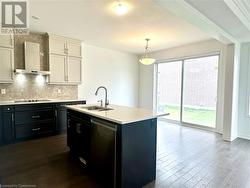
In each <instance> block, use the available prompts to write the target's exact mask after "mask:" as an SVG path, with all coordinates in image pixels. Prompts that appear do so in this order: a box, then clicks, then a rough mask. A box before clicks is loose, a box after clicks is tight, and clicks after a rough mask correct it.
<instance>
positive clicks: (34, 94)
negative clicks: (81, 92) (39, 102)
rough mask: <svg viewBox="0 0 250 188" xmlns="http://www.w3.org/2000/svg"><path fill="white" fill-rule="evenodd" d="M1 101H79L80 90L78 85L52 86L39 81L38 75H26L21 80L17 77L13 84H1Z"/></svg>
mask: <svg viewBox="0 0 250 188" xmlns="http://www.w3.org/2000/svg"><path fill="white" fill-rule="evenodd" d="M0 89H5V90H6V93H5V94H1V93H0V101H9V100H16V99H77V97H78V90H77V89H78V88H77V86H76V85H50V84H47V83H45V82H41V80H40V81H37V76H36V75H24V77H22V78H21V79H20V78H18V76H17V75H16V76H15V80H14V83H13V84H0Z"/></svg>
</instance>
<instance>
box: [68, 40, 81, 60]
mask: <svg viewBox="0 0 250 188" xmlns="http://www.w3.org/2000/svg"><path fill="white" fill-rule="evenodd" d="M67 49H68V55H69V56H74V57H81V43H70V42H68V43H67Z"/></svg>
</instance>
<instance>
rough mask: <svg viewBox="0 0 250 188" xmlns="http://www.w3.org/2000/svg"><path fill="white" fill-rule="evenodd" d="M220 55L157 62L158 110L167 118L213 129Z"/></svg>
mask: <svg viewBox="0 0 250 188" xmlns="http://www.w3.org/2000/svg"><path fill="white" fill-rule="evenodd" d="M218 62H219V55H213V56H207V57H199V58H192V59H183V60H181V61H174V62H166V63H160V64H158V79H157V82H158V87H157V91H158V95H157V96H158V98H157V109H158V111H159V112H163V111H164V112H169V113H170V115H169V116H166V118H167V119H169V120H175V121H179V122H181V123H187V124H192V125H199V126H205V127H211V128H215V125H216V99H217V80H218Z"/></svg>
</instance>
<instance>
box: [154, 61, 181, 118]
mask: <svg viewBox="0 0 250 188" xmlns="http://www.w3.org/2000/svg"><path fill="white" fill-rule="evenodd" d="M181 75H182V61H174V62H169V63H161V64H159V65H158V111H159V112H168V113H170V115H169V116H168V117H167V118H168V119H171V120H176V121H179V120H180V115H181V105H180V104H181Z"/></svg>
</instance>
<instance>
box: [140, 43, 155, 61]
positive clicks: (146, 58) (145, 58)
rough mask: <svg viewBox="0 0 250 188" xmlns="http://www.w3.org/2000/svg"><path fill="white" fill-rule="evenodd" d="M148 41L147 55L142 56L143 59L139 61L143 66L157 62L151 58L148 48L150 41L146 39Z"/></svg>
mask: <svg viewBox="0 0 250 188" xmlns="http://www.w3.org/2000/svg"><path fill="white" fill-rule="evenodd" d="M145 40H146V46H145V53H144V55H143V56H142V58H141V59H140V60H139V61H140V63H142V64H143V65H151V64H153V63H154V62H155V59H154V58H151V57H149V46H148V41H149V40H150V39H145Z"/></svg>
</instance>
